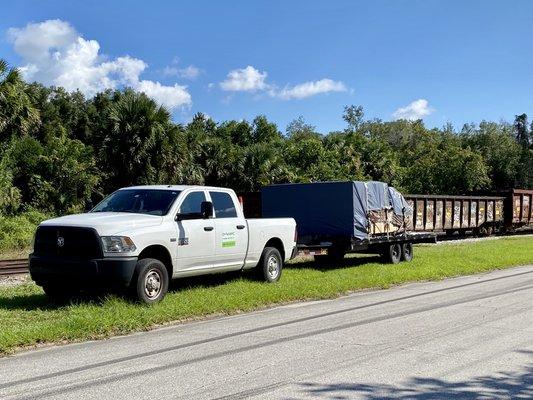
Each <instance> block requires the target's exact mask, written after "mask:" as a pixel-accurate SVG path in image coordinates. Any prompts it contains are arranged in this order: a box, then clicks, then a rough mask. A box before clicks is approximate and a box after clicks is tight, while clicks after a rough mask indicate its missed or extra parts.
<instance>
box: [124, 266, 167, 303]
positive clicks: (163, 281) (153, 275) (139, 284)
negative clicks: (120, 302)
mask: <svg viewBox="0 0 533 400" xmlns="http://www.w3.org/2000/svg"><path fill="white" fill-rule="evenodd" d="M168 284H169V277H168V271H167V269H166V267H165V265H164V264H163V263H162V262H161V261H159V260H156V259H155V258H143V259H142V260H139V261H138V262H137V267H136V268H135V274H134V276H133V280H132V282H131V290H132V295H133V297H134V298H135V299H136V300H139V301H141V302H143V303H146V304H153V303H157V302H158V301H160V300H161V299H162V298H163V297H165V295H166V294H167V291H168Z"/></svg>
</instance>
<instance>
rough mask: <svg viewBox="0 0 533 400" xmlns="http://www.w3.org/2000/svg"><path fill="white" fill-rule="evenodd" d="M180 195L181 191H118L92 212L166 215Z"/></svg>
mask: <svg viewBox="0 0 533 400" xmlns="http://www.w3.org/2000/svg"><path fill="white" fill-rule="evenodd" d="M179 194H180V191H179V190H155V189H126V190H117V191H116V192H115V193H113V194H110V195H109V196H107V197H106V198H105V199H104V200H102V201H101V202H100V203H98V205H97V206H96V207H94V208H93V209H92V210H91V212H127V213H138V214H150V215H166V214H167V213H168V212H169V210H170V207H171V206H172V203H174V200H176V198H177V197H178V195H179Z"/></svg>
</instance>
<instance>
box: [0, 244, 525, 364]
mask: <svg viewBox="0 0 533 400" xmlns="http://www.w3.org/2000/svg"><path fill="white" fill-rule="evenodd" d="M443 259H446V262H442V260H443ZM532 259H533V238H531V237H524V236H522V237H510V238H502V239H498V240H485V241H481V242H475V243H461V244H457V243H454V244H451V243H446V244H442V245H439V246H435V245H430V246H423V247H422V246H417V247H416V250H415V259H414V260H413V262H411V263H409V264H406V263H400V264H396V265H393V264H387V265H383V264H380V263H379V258H377V257H376V256H373V257H364V258H347V259H345V260H344V262H343V263H342V265H318V264H316V263H314V262H301V263H293V264H291V265H287V267H286V268H285V269H284V271H283V279H282V280H281V281H280V282H279V283H277V284H274V285H273V284H268V283H262V282H257V281H254V280H250V279H248V278H247V277H246V276H244V277H237V276H236V275H234V274H220V275H214V276H212V277H201V279H200V278H190V279H183V280H180V281H179V282H176V284H179V285H180V286H179V287H174V288H173V289H172V290H171V291H170V292H169V293H168V295H167V296H166V297H165V299H164V300H163V301H162V302H161V303H158V304H155V305H153V306H151V307H146V306H144V305H140V304H135V303H132V302H129V301H127V300H126V299H124V298H121V297H117V296H109V297H105V298H101V299H98V298H96V299H94V298H92V299H91V298H90V297H89V298H88V299H85V300H86V301H78V302H73V303H72V304H70V305H64V306H54V305H53V304H50V302H49V301H48V300H47V298H46V296H45V295H44V293H43V292H42V290H41V289H40V288H39V287H38V286H36V285H34V284H30V283H28V284H24V285H19V286H16V287H0V326H1V327H2V329H0V355H1V354H6V353H8V352H13V351H14V350H16V349H17V348H18V347H20V346H28V345H35V344H42V343H51V342H61V343H62V342H65V341H76V340H87V339H95V338H103V337H109V336H113V335H118V334H124V333H127V332H132V331H135V330H143V329H149V328H152V327H154V325H157V324H165V323H168V322H171V321H178V320H187V319H191V318H200V317H205V316H207V315H216V314H219V315H220V314H235V313H238V312H241V311H250V310H254V309H259V308H263V307H267V306H271V305H274V304H280V303H286V302H291V301H298V300H311V299H326V298H332V297H336V296H339V295H342V294H345V293H348V292H351V291H354V290H360V289H364V288H388V287H391V286H393V285H398V284H401V283H405V282H413V281H427V280H439V279H443V278H446V277H450V276H458V275H466V274H473V273H479V272H485V271H490V270H493V269H497V268H507V267H510V266H513V265H524V264H527V263H530V262H531V260H532ZM81 300H84V299H81ZM87 300H89V301H87Z"/></svg>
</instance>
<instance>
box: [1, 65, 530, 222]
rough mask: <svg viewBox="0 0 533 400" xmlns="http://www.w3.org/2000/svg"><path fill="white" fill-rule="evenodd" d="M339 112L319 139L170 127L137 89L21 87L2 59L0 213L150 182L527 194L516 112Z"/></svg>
mask: <svg viewBox="0 0 533 400" xmlns="http://www.w3.org/2000/svg"><path fill="white" fill-rule="evenodd" d="M339 111H340V110H339ZM339 114H340V112H339ZM340 117H341V115H339V118H340ZM342 117H343V118H344V120H345V122H346V129H344V130H343V131H339V132H329V133H318V132H316V130H315V128H314V127H313V126H311V125H309V124H307V123H306V122H305V121H304V120H303V119H302V118H298V119H296V120H294V121H293V122H292V123H291V124H289V126H288V127H287V129H286V131H285V132H281V131H280V130H279V129H278V127H277V126H276V125H275V124H273V123H272V122H270V121H268V120H267V118H266V117H264V116H258V117H257V118H255V119H254V120H253V121H251V122H249V121H225V122H220V123H217V122H215V121H213V120H212V119H210V118H207V117H206V116H204V115H202V114H197V115H195V116H194V118H193V119H192V121H191V122H190V123H188V124H186V125H180V124H176V123H174V122H172V119H171V115H170V114H169V112H168V111H167V110H165V109H164V108H163V107H161V106H159V105H157V104H156V103H155V102H154V101H153V100H152V99H150V98H148V97H147V96H146V95H144V94H143V93H137V92H134V91H133V90H131V89H124V90H114V91H112V90H109V91H105V92H103V93H99V94H97V95H96V96H95V97H94V98H92V99H86V98H85V97H84V96H83V95H82V94H81V93H79V92H74V93H69V92H66V91H65V90H64V89H62V88H55V87H51V88H48V87H44V86H42V85H40V84H38V83H32V84H28V83H26V82H24V81H23V80H22V79H21V77H20V75H19V73H18V72H17V70H16V69H9V67H8V66H7V64H6V63H5V62H2V61H0V215H17V214H19V213H21V212H25V211H28V210H33V209H37V210H40V211H43V212H45V213H51V214H61V213H69V212H77V211H81V210H83V209H84V208H85V207H86V206H87V205H88V203H91V202H92V203H94V202H96V201H98V200H100V199H101V198H102V196H103V195H105V194H107V193H110V192H111V191H113V190H115V189H116V188H118V187H121V186H127V185H133V184H151V183H169V184H173V183H183V184H209V185H219V186H229V187H231V188H233V189H235V190H236V191H238V192H242V191H255V190H258V189H259V188H260V187H261V186H262V185H266V184H269V183H277V182H308V181H322V180H355V179H373V180H381V181H385V182H388V183H391V184H393V185H395V186H397V187H398V188H399V189H401V190H403V191H406V192H412V193H414V192H418V193H450V194H466V193H472V192H479V191H484V192H491V191H498V190H502V189H507V188H511V187H533V133H532V129H531V127H530V126H529V124H528V121H527V116H526V115H525V114H521V115H518V116H517V117H516V121H515V123H514V124H509V123H505V122H500V123H493V122H481V123H480V124H479V125H465V126H464V127H463V128H462V129H461V130H459V131H458V130H455V129H454V128H453V127H451V126H445V127H443V128H442V129H428V128H426V127H425V126H424V124H423V122H422V121H421V120H419V121H406V120H398V121H392V122H385V121H381V120H365V119H364V114H363V109H362V107H355V106H350V107H346V109H345V110H344V115H343V116H342Z"/></svg>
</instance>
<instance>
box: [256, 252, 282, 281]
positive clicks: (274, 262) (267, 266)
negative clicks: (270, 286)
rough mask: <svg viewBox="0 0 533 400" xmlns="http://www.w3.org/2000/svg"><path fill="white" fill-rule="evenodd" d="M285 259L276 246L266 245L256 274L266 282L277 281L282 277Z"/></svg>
mask: <svg viewBox="0 0 533 400" xmlns="http://www.w3.org/2000/svg"><path fill="white" fill-rule="evenodd" d="M282 269H283V260H282V259H281V254H280V253H279V250H278V249H276V248H275V247H265V249H264V250H263V254H261V259H260V260H259V264H257V267H256V275H257V277H258V278H260V279H261V280H264V281H265V282H277V281H279V278H280V277H281V270H282Z"/></svg>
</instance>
